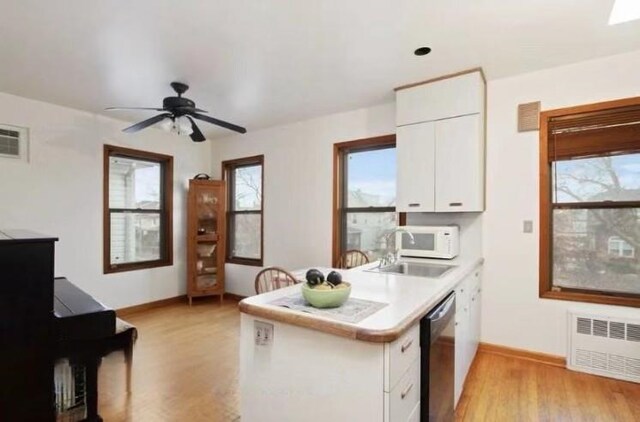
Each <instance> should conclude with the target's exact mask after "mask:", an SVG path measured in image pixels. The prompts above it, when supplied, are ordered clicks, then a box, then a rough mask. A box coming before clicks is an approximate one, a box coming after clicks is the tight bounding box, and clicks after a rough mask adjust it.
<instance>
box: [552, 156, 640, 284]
mask: <svg viewBox="0 0 640 422" xmlns="http://www.w3.org/2000/svg"><path fill="white" fill-rule="evenodd" d="M553 184H554V189H553V194H554V210H553V228H554V230H553V285H554V286H558V287H569V288H578V289H587V290H597V291H605V292H606V291H613V292H623V293H640V259H639V258H638V257H636V256H635V250H636V248H638V247H640V208H636V207H633V206H626V204H629V203H633V202H636V201H640V154H625V155H616V156H604V157H594V158H581V159H575V160H567V161H557V162H555V163H554V166H553ZM580 204H586V206H585V207H584V208H580ZM598 204H601V205H602V207H601V208H599V207H598ZM616 204H619V205H620V206H619V207H614V205H616ZM565 205H569V207H568V208H563V206H565Z"/></svg>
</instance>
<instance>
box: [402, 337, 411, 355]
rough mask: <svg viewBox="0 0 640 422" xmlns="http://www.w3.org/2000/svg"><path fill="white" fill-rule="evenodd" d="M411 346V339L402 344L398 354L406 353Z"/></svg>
mask: <svg viewBox="0 0 640 422" xmlns="http://www.w3.org/2000/svg"><path fill="white" fill-rule="evenodd" d="M412 344H413V339H411V340H409V341H408V342H406V343H405V344H403V345H402V347H401V348H400V352H402V353H404V352H406V351H407V350H408V349H409V347H411V345H412Z"/></svg>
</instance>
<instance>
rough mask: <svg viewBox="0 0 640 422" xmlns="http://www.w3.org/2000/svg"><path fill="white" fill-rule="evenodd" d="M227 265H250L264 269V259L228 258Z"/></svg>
mask: <svg viewBox="0 0 640 422" xmlns="http://www.w3.org/2000/svg"><path fill="white" fill-rule="evenodd" d="M225 262H226V263H227V264H238V265H249V266H252V267H262V259H251V258H227V260H226V261H225Z"/></svg>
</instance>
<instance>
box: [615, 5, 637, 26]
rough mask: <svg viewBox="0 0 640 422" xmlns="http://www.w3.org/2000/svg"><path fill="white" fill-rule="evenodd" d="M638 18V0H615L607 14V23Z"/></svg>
mask: <svg viewBox="0 0 640 422" xmlns="http://www.w3.org/2000/svg"><path fill="white" fill-rule="evenodd" d="M636 19H640V2H639V1H638V0H616V1H615V3H614V4H613V8H612V9H611V14H610V15H609V25H616V24H619V23H624V22H629V21H633V20H636Z"/></svg>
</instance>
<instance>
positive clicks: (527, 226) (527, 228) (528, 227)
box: [522, 220, 533, 233]
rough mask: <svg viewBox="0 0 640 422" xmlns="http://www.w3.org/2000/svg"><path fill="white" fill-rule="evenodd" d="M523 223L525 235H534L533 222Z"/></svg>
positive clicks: (526, 221)
mask: <svg viewBox="0 0 640 422" xmlns="http://www.w3.org/2000/svg"><path fill="white" fill-rule="evenodd" d="M522 223H523V224H522V231H523V232H524V233H533V221H531V220H524V221H523V222H522Z"/></svg>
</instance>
